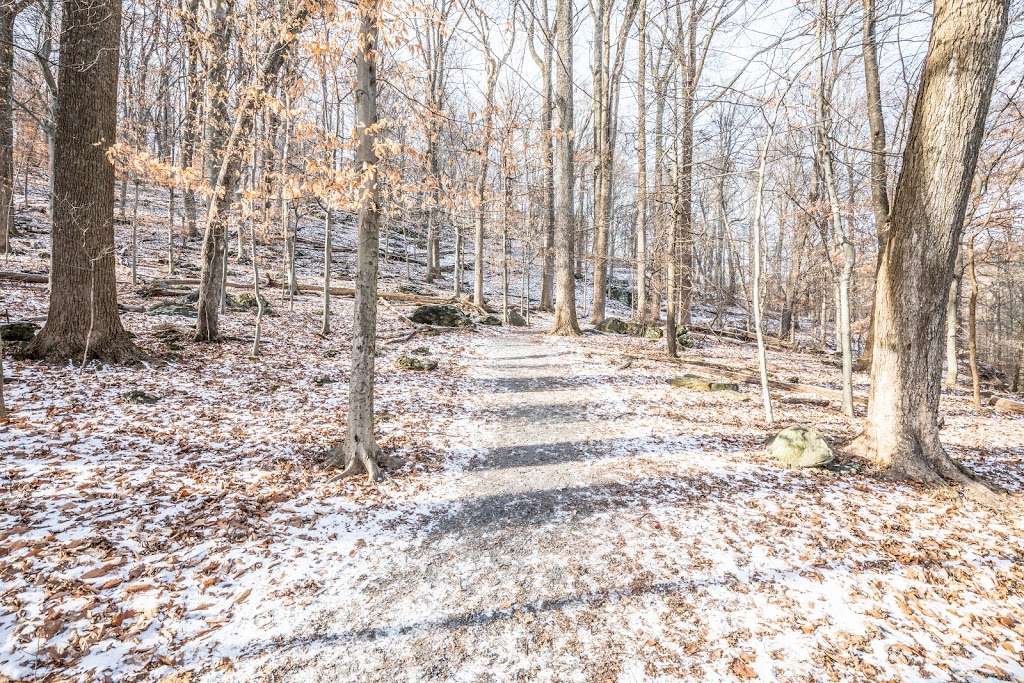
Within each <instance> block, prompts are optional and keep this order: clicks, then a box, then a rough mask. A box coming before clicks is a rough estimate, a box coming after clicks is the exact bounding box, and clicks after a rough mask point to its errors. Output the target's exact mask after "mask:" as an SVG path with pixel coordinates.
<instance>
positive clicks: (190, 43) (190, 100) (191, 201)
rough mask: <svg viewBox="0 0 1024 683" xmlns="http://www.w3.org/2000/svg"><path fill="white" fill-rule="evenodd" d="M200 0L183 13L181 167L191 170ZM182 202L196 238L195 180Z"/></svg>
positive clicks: (195, 138) (196, 120) (191, 1)
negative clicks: (185, 61)
mask: <svg viewBox="0 0 1024 683" xmlns="http://www.w3.org/2000/svg"><path fill="white" fill-rule="evenodd" d="M198 16H199V0H188V2H187V4H186V7H185V8H184V11H183V12H182V17H183V19H184V21H185V27H184V30H185V47H186V50H187V53H188V54H187V58H188V67H187V69H186V72H185V100H186V101H185V117H184V120H183V121H182V123H181V127H182V140H181V167H182V169H184V170H186V171H188V170H191V168H192V165H193V163H194V162H195V155H196V146H197V144H198V138H199V136H198V126H199V99H200V95H199V93H200V92H201V90H200V82H199V62H200V56H199V38H200V35H199V26H198V24H197V23H196V22H197V19H198ZM182 203H183V204H184V207H185V238H186V239H195V238H196V237H198V236H199V230H198V228H197V227H196V192H195V189H194V188H193V187H192V183H190V182H188V180H186V182H185V188H184V194H183V197H182Z"/></svg>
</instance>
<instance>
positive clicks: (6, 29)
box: [0, 0, 16, 254]
mask: <svg viewBox="0 0 1024 683" xmlns="http://www.w3.org/2000/svg"><path fill="white" fill-rule="evenodd" d="M15 15H16V9H15V6H14V2H13V0H3V1H2V2H0V254H6V253H7V252H8V251H10V248H11V225H12V218H13V208H14V112H13V110H12V102H13V100H12V99H11V98H12V95H13V90H12V86H13V80H14V17H15Z"/></svg>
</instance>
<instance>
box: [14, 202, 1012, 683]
mask: <svg viewBox="0 0 1024 683" xmlns="http://www.w3.org/2000/svg"><path fill="white" fill-rule="evenodd" d="M150 208H152V210H153V212H155V213H157V214H159V212H160V211H161V210H162V209H161V207H160V205H159V203H158V202H156V201H155V200H154V203H153V206H152V207H150ZM144 215H149V214H144ZM144 237H145V239H144V247H145V248H146V249H149V251H147V252H145V253H147V254H150V255H151V256H152V255H153V254H161V253H163V252H162V251H160V249H161V246H160V244H161V241H160V240H161V238H162V236H161V233H159V232H157V231H156V230H154V231H150V232H148V233H144ZM314 238H315V236H314ZM34 243H38V244H34ZM19 244H20V246H21V247H22V254H21V255H18V256H15V257H13V259H12V261H14V263H12V264H10V265H9V266H7V267H8V268H10V269H20V270H26V271H27V270H39V269H40V267H41V266H42V265H43V260H42V259H43V257H42V256H41V255H40V253H39V252H40V251H41V250H43V251H44V250H45V247H46V245H45V236H43V235H42V234H41V233H34V234H32V233H30V234H29V235H27V236H26V237H23V238H21V241H20V243H19ZM339 244H341V241H339ZM195 248H196V245H194V244H193V245H191V247H190V249H191V250H192V251H191V252H189V254H190V256H189V258H192V259H194V256H195V254H194V251H195ZM270 253H271V252H270V250H268V255H269V254H270ZM307 262H308V264H307V265H308V269H309V270H308V271H307V272H305V273H304V279H306V280H312V279H313V278H314V277H315V268H316V264H317V261H316V258H315V254H308V255H306V256H304V258H303V261H301V262H300V263H307ZM144 263H146V267H145V268H144V269H143V275H144V277H145V278H146V279H147V280H148V279H150V278H152V277H155V276H157V275H158V274H159V267H158V266H157V265H156V259H155V256H154V257H153V258H149V259H148V261H145V262H144ZM267 266H268V264H264V269H266V268H267ZM404 267H405V266H404V264H389V265H387V266H386V268H385V276H386V277H385V285H384V288H385V289H387V288H393V287H394V286H396V283H398V282H400V281H401V280H402V278H403V277H404V272H403V270H404ZM232 269H233V270H234V271H235V275H233V277H238V278H242V277H244V273H245V266H244V265H233V266H232ZM339 269H340V271H339V273H338V276H339V277H341V276H342V275H343V272H341V271H343V266H339ZM119 274H120V277H121V278H122V279H123V278H124V277H125V276H126V272H125V271H124V269H123V268H122V269H121V271H120V273H119ZM123 289H124V295H123V297H122V302H123V303H126V304H128V305H129V306H131V307H139V306H144V305H148V304H150V303H153V302H152V300H146V299H144V298H142V296H141V295H140V294H139V293H138V292H133V291H129V288H128V287H124V288H123ZM269 297H270V302H271V304H272V306H273V309H274V311H275V315H274V316H271V317H268V318H266V319H265V327H264V349H263V351H264V353H263V355H262V356H261V357H260V358H258V359H252V358H249V356H248V351H249V344H250V340H251V334H252V330H251V327H252V314H251V313H238V312H232V313H230V314H229V315H228V316H227V318H226V320H225V323H224V331H225V334H226V335H227V339H226V341H224V342H223V343H220V344H214V345H202V344H193V343H192V342H190V341H188V339H187V333H188V329H189V325H190V324H191V321H190V320H189V319H187V318H181V317H167V316H150V315H146V314H144V313H138V312H129V313H126V314H125V315H124V319H125V322H126V325H127V326H128V327H129V329H131V330H132V331H133V332H135V333H136V334H137V336H138V341H139V344H140V345H141V346H142V347H143V348H145V349H147V350H148V351H149V353H150V357H149V358H148V359H147V361H146V363H145V364H141V365H139V366H135V367H130V368H113V367H104V366H97V365H87V366H86V367H85V368H84V369H81V368H79V367H77V366H73V365H65V366H52V365H46V364H41V363H34V362H28V361H21V360H16V361H10V360H9V361H8V362H7V363H6V364H5V367H6V369H7V371H8V374H9V375H13V378H11V382H10V383H9V384H7V385H6V395H7V400H8V405H9V406H10V408H11V409H12V411H13V412H12V421H11V422H10V423H9V424H7V425H4V426H3V428H2V430H0V477H2V478H0V486H2V491H3V496H2V499H0V679H4V678H9V679H13V680H44V679H46V680H49V679H67V680H97V679H99V680H102V679H105V678H110V679H114V680H125V679H127V680H161V679H164V678H165V677H172V676H177V680H189V679H190V678H194V679H201V680H208V681H222V680H237V681H250V680H296V681H300V680H301V681H304V680H321V679H329V680H370V681H372V680H380V681H391V680H396V679H400V678H404V679H409V680H424V679H431V680H433V679H443V680H467V681H469V680H473V681H475V680H491V679H499V680H508V679H529V680H580V681H584V680H585V681H590V680H619V681H636V680H651V679H661V680H679V679H687V680H735V679H751V680H754V679H761V680H787V681H789V680H791V681H804V680H822V681H830V680H1019V679H1021V678H1024V623H1022V621H1021V619H1022V617H1021V615H1022V614H1024V563H1022V558H1021V548H1022V547H1024V518H1022V514H1024V513H1022V510H1021V506H1020V497H1021V495H1022V491H1024V418H1021V417H1011V416H1005V415H997V414H995V413H993V412H992V411H991V410H988V409H984V410H982V411H980V412H978V411H975V410H974V409H973V407H971V406H970V404H969V401H968V398H967V396H966V395H965V394H964V393H963V392H955V393H953V394H950V395H948V396H946V397H944V399H943V413H944V415H945V418H946V427H945V428H944V430H943V438H944V441H945V443H946V444H947V445H948V446H949V448H950V450H951V452H952V453H953V454H954V455H955V456H956V457H958V458H960V459H962V460H963V461H965V462H967V463H968V464H970V465H971V466H972V467H974V468H976V469H977V470H979V471H981V472H983V473H984V474H985V475H986V476H988V477H990V478H992V479H993V480H995V481H997V482H999V483H1001V484H1002V485H1004V486H1006V487H1007V488H1009V489H1010V490H1011V491H1012V494H1011V497H1010V498H1009V499H1008V501H1007V507H1006V509H1005V510H1001V511H990V510H986V509H983V508H981V507H978V506H976V505H975V504H974V503H972V502H970V501H967V500H963V499H961V498H960V496H959V495H958V494H957V493H956V492H955V491H951V490H928V489H924V488H921V487H917V486H912V485H906V484H898V483H892V482H885V481H880V480H878V479H876V478H874V477H871V476H869V475H868V474H865V473H861V471H860V470H859V469H858V465H859V463H857V462H856V461H855V460H852V459H850V458H849V457H845V456H844V457H841V458H840V464H841V465H843V467H842V468H841V471H836V472H833V471H824V470H814V471H804V470H800V471H794V470H782V469H779V468H778V467H776V466H775V465H774V464H772V463H771V462H770V461H769V460H768V459H767V458H766V457H765V456H764V454H763V450H764V448H763V447H764V443H765V441H766V439H767V438H768V437H769V436H770V435H771V430H769V429H768V428H767V427H766V426H765V425H764V424H762V422H761V418H760V412H759V404H758V401H757V392H756V389H755V387H753V386H751V385H743V386H741V392H740V393H741V394H742V396H740V397H735V396H733V397H730V396H728V395H725V394H716V393H701V392H695V391H690V390H687V389H679V388H673V387H671V386H670V385H669V384H668V382H667V380H668V379H670V378H671V377H672V376H674V375H675V374H678V373H679V372H680V371H681V369H680V368H679V367H676V366H674V365H671V364H668V363H667V362H665V361H662V360H659V359H658V355H659V353H660V347H659V346H658V344H657V343H656V342H650V341H646V340H634V339H629V338H623V337H615V336H606V335H593V334H588V335H586V336H584V337H582V338H579V339H572V340H566V339H552V338H547V337H544V336H543V335H541V334H538V333H537V331H538V330H540V329H543V327H544V326H545V325H546V324H548V322H549V321H548V320H547V319H546V318H545V317H544V316H537V317H536V318H535V325H534V328H533V330H527V331H516V332H512V331H508V330H501V329H497V330H496V329H491V328H478V329H476V330H473V331H463V332H452V333H446V334H443V335H439V336H423V335H417V336H416V337H413V338H412V339H409V340H407V341H404V342H398V343H393V344H382V345H381V347H380V350H381V356H380V358H379V361H378V363H379V370H380V376H379V385H378V419H379V429H378V435H379V439H380V442H381V444H382V446H383V447H384V448H385V449H386V450H387V451H388V452H389V453H392V454H394V455H397V456H398V457H400V458H402V459H403V461H404V462H405V464H404V466H403V467H402V468H401V469H399V470H398V471H394V472H392V473H391V478H390V479H388V480H387V481H386V482H385V483H383V484H382V485H381V486H380V487H378V488H375V487H371V486H369V485H367V484H366V483H365V482H363V481H337V480H336V479H335V472H334V471H331V470H329V469H327V468H325V467H324V463H323V461H322V459H321V455H320V454H321V453H322V452H323V451H324V450H325V449H326V448H327V447H329V446H330V445H332V444H333V443H334V442H335V441H336V440H337V439H339V437H340V435H341V433H342V431H343V429H344V418H345V410H346V406H347V393H348V392H347V377H348V369H349V367H348V366H349V356H348V344H349V337H348V334H349V329H350V326H351V311H350V303H349V301H347V300H340V301H338V302H336V303H335V306H334V311H335V317H334V326H335V330H336V334H335V335H334V336H332V337H329V338H322V337H319V336H317V335H316V334H315V332H316V331H317V330H318V329H319V326H318V324H317V320H318V310H319V300H318V298H317V297H315V296H312V295H304V296H300V297H297V298H296V299H295V301H294V307H293V310H289V306H288V303H287V302H286V301H284V300H283V299H282V298H281V296H280V294H279V292H276V291H271V292H269ZM45 304H46V299H45V291H44V287H42V286H33V285H13V284H11V283H0V310H8V311H9V312H10V315H11V317H12V319H17V318H19V317H34V316H39V315H44V314H45V310H46V305H45ZM381 326H382V330H381V335H382V336H383V337H397V336H398V335H399V334H400V333H402V332H403V331H405V330H406V329H407V327H406V326H405V325H404V323H402V322H401V321H400V320H399V319H398V318H397V317H396V316H395V315H394V311H393V310H391V309H384V310H383V311H382V322H381ZM417 347H425V348H426V352H427V353H428V354H429V355H430V356H431V357H433V358H436V359H437V360H438V361H439V362H440V367H439V369H438V370H437V371H435V372H432V373H409V372H402V371H400V370H398V369H397V367H396V365H395V360H396V359H397V357H398V356H399V355H400V354H402V353H407V352H409V351H410V350H412V349H414V348H417ZM687 356H688V357H690V358H694V359H698V358H699V359H703V360H705V361H708V362H712V363H717V364H720V365H723V366H726V367H730V368H734V369H752V368H754V356H753V353H752V350H751V348H750V346H749V345H746V344H742V343H737V342H732V341H729V340H717V341H712V340H708V339H703V338H699V337H698V347H697V348H695V349H693V350H691V351H689V352H688V354H687ZM627 360H628V362H627ZM769 360H770V365H771V369H772V372H773V374H774V375H776V376H778V377H780V378H783V379H788V378H792V377H794V376H796V377H799V379H800V381H801V382H804V383H808V384H817V385H820V386H838V385H837V382H838V370H837V369H836V368H834V367H833V366H831V365H829V364H828V363H827V362H825V361H827V357H825V356H821V355H817V354H813V353H794V352H791V353H785V354H782V353H777V352H771V353H770V354H769ZM864 381H865V378H864V377H863V376H858V382H859V383H860V386H861V387H863V385H864V384H863V383H864ZM132 390H141V391H144V392H146V393H147V394H150V395H152V396H154V397H155V398H157V399H158V400H157V401H156V402H155V403H152V404H138V403H133V402H130V401H129V400H128V399H126V396H125V395H126V394H127V393H128V392H129V391H132ZM777 411H778V413H779V419H780V421H781V422H782V423H783V424H785V423H790V422H799V423H802V424H808V425H813V426H815V427H816V428H818V429H819V430H820V431H821V432H822V433H823V434H825V435H826V436H827V438H829V439H830V440H831V441H832V442H833V444H834V445H836V446H841V445H842V444H843V443H844V442H845V441H846V440H847V439H849V438H850V437H852V436H853V435H854V434H855V432H856V429H857V425H856V424H851V423H849V422H848V421H847V420H846V419H845V418H844V417H843V416H842V415H841V413H840V412H839V411H838V410H837V407H836V406H812V405H807V404H784V405H778V406H777ZM172 680H173V679H172Z"/></svg>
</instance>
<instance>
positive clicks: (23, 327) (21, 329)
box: [0, 322, 39, 342]
mask: <svg viewBox="0 0 1024 683" xmlns="http://www.w3.org/2000/svg"><path fill="white" fill-rule="evenodd" d="M38 330H39V325H36V324H35V323H30V322H17V323H5V324H3V325H0V339H2V340H3V341H5V342H29V341H32V337H34V336H36V332H37V331H38Z"/></svg>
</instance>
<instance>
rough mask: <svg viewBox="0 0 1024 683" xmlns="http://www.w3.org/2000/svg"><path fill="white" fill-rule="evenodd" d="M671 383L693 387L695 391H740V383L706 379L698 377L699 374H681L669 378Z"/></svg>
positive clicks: (677, 385) (685, 387)
mask: <svg viewBox="0 0 1024 683" xmlns="http://www.w3.org/2000/svg"><path fill="white" fill-rule="evenodd" d="M669 384H671V385H672V386H674V387H679V388H682V389H692V390H693V391H721V392H733V393H739V390H740V385H739V384H736V383H735V382H719V381H715V380H709V379H705V378H703V377H698V376H697V375H681V376H679V377H673V378H672V379H671V380H669Z"/></svg>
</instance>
